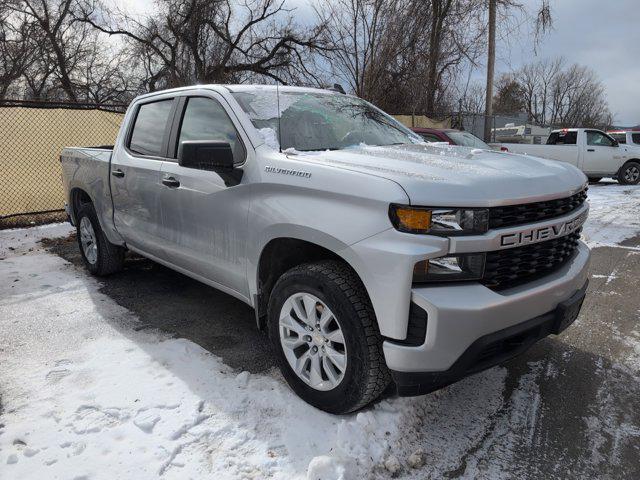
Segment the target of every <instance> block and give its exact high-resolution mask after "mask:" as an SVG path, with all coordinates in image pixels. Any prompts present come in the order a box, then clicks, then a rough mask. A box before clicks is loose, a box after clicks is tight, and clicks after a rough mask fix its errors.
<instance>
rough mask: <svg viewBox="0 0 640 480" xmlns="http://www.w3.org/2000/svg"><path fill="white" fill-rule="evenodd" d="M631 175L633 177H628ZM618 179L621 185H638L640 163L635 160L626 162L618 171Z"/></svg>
mask: <svg viewBox="0 0 640 480" xmlns="http://www.w3.org/2000/svg"><path fill="white" fill-rule="evenodd" d="M629 174H631V175H629ZM629 176H630V177H631V179H629V178H628V177H629ZM617 180H618V183H620V184H621V185H637V184H638V182H640V163H638V162H635V161H631V162H627V163H625V164H624V165H623V166H622V168H620V171H619V172H618V175H617Z"/></svg>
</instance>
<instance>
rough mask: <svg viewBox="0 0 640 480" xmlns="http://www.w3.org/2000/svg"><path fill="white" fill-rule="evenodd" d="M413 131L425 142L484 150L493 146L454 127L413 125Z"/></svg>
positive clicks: (504, 149) (505, 149) (503, 149)
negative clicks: (445, 143)
mask: <svg viewBox="0 0 640 480" xmlns="http://www.w3.org/2000/svg"><path fill="white" fill-rule="evenodd" d="M411 130H413V131H414V132H415V133H417V134H418V135H420V136H421V137H422V138H424V139H425V140H426V141H427V142H447V143H448V144H449V145H458V146H461V147H472V148H484V149H485V150H493V148H492V147H491V146H490V145H488V144H486V143H485V142H483V141H482V140H480V139H479V138H478V137H476V136H475V135H474V134H473V133H469V132H464V131H462V130H456V129H454V128H442V129H440V128H421V127H414V128H412V129H411ZM500 150H502V151H508V150H507V148H506V147H504V148H500Z"/></svg>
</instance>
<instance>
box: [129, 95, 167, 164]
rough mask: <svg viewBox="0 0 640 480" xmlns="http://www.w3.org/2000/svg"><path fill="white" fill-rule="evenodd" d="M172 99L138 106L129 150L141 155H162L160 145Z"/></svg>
mask: <svg viewBox="0 0 640 480" xmlns="http://www.w3.org/2000/svg"><path fill="white" fill-rule="evenodd" d="M172 104H173V99H169V100H161V101H159V102H153V103H145V104H143V105H140V107H139V109H138V114H137V115H136V120H135V123H134V124H133V131H132V132H131V140H130V142H129V149H130V150H131V151H132V152H134V153H139V154H141V155H155V156H159V155H161V154H162V143H163V139H164V130H165V128H166V126H167V120H168V119H169V114H170V113H171V106H172Z"/></svg>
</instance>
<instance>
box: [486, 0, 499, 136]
mask: <svg viewBox="0 0 640 480" xmlns="http://www.w3.org/2000/svg"><path fill="white" fill-rule="evenodd" d="M496 2H497V0H489V51H488V54H487V97H486V100H485V109H484V141H485V142H490V141H491V116H492V115H493V75H494V69H495V64H496Z"/></svg>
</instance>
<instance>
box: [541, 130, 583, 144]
mask: <svg viewBox="0 0 640 480" xmlns="http://www.w3.org/2000/svg"><path fill="white" fill-rule="evenodd" d="M577 141H578V132H567V131H564V130H562V131H560V132H553V133H552V134H551V135H549V138H548V139H547V145H575V144H576V143H577Z"/></svg>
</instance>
